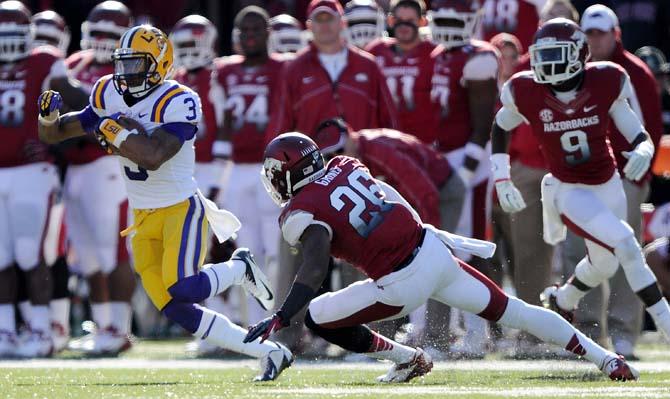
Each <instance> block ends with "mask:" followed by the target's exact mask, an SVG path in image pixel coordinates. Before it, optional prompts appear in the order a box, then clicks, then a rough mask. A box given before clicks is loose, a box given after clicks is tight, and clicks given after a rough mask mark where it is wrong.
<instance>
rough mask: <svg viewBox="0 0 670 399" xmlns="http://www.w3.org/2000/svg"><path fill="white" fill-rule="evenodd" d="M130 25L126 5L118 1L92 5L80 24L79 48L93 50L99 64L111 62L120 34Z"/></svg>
mask: <svg viewBox="0 0 670 399" xmlns="http://www.w3.org/2000/svg"><path fill="white" fill-rule="evenodd" d="M131 25H132V17H131V14H130V10H129V9H128V7H126V6H125V5H123V4H122V3H120V2H118V1H113V0H109V1H104V2H102V3H100V4H98V5H97V6H95V7H93V9H92V10H91V12H90V13H89V14H88V18H86V21H84V23H83V24H81V48H82V49H83V50H93V55H94V57H95V60H96V61H97V62H99V63H101V64H106V63H110V62H112V53H113V52H114V49H116V47H117V44H118V43H119V39H121V35H123V34H124V33H125V31H127V30H128V28H130V26H131Z"/></svg>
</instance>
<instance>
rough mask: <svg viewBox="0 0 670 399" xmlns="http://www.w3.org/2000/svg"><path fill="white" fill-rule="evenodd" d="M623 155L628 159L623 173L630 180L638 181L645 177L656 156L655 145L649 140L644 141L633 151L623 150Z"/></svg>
mask: <svg viewBox="0 0 670 399" xmlns="http://www.w3.org/2000/svg"><path fill="white" fill-rule="evenodd" d="M621 155H623V156H624V157H625V158H627V159H628V162H626V166H624V168H623V173H624V175H626V178H627V179H628V180H632V181H638V180H640V179H642V178H643V177H644V175H645V174H646V173H647V170H648V169H649V165H650V164H651V158H653V157H654V146H653V145H652V144H651V143H650V142H649V141H643V142H641V143H640V144H638V145H637V147H635V149H634V150H633V151H621Z"/></svg>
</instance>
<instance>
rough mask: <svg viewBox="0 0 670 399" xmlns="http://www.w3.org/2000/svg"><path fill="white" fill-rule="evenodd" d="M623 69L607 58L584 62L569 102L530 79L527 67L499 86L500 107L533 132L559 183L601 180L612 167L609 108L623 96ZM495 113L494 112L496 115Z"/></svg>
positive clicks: (625, 92)
mask: <svg viewBox="0 0 670 399" xmlns="http://www.w3.org/2000/svg"><path fill="white" fill-rule="evenodd" d="M629 92H630V82H629V78H628V75H627V74H626V72H625V71H624V70H623V69H622V68H621V67H620V66H618V65H617V64H614V63H611V62H591V63H587V64H586V67H585V69H584V72H583V81H582V84H581V86H580V87H579V89H578V90H577V91H576V93H575V94H574V98H572V99H571V101H569V102H567V103H566V102H563V101H561V100H559V99H558V98H557V96H556V94H555V93H554V92H553V91H552V90H551V88H550V86H549V85H546V84H539V83H535V81H534V80H533V73H532V72H531V71H524V72H519V73H517V74H516V75H514V76H513V77H512V78H510V80H509V81H508V82H507V83H506V84H505V85H504V86H503V90H502V93H501V102H502V104H503V106H504V108H505V109H507V110H509V111H513V112H516V113H518V114H520V116H521V117H523V119H524V120H525V121H526V122H528V123H529V124H530V125H531V127H532V130H533V134H534V135H535V137H537V139H538V141H539V143H540V147H541V150H542V154H543V155H544V158H545V160H546V161H547V164H548V166H549V171H550V172H551V173H552V174H553V175H554V176H555V177H556V178H558V179H559V180H561V181H562V182H565V183H582V184H591V185H596V184H602V183H605V182H606V181H608V180H609V179H610V178H611V177H612V174H613V173H614V171H615V169H616V161H615V159H614V155H613V154H612V148H611V146H610V142H609V138H608V134H609V125H610V114H609V113H610V108H611V107H612V105H613V104H614V102H615V101H616V100H617V99H619V98H622V97H623V98H627V97H628V95H629ZM496 118H497V117H496Z"/></svg>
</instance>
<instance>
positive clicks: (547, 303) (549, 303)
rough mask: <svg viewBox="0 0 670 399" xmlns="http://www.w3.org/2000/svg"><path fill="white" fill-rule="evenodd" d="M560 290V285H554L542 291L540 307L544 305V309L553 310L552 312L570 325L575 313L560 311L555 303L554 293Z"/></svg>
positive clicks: (572, 311)
mask: <svg viewBox="0 0 670 399" xmlns="http://www.w3.org/2000/svg"><path fill="white" fill-rule="evenodd" d="M559 288H560V285H558V284H554V285H552V286H550V287H547V288H545V289H544V291H542V293H541V294H540V301H542V305H544V307H545V308H547V309H549V310H553V311H554V312H556V313H558V314H559V315H561V317H563V318H564V319H565V320H567V321H568V323H570V324H572V322H573V321H574V320H575V311H574V309H573V310H565V309H562V308H561V307H560V306H558V303H557V302H556V292H557V291H558V289H559Z"/></svg>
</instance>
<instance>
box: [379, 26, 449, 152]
mask: <svg viewBox="0 0 670 399" xmlns="http://www.w3.org/2000/svg"><path fill="white" fill-rule="evenodd" d="M435 47H436V46H435V44H433V43H431V42H429V41H422V42H421V43H420V44H419V45H417V46H416V47H415V48H413V49H412V50H411V51H410V52H408V53H406V54H401V53H400V51H399V50H398V48H397V46H396V40H395V39H393V38H383V39H379V40H376V41H374V42H372V43H370V44H369V45H368V47H367V48H366V50H367V51H368V52H369V53H370V54H372V55H374V56H375V58H376V60H377V64H378V65H379V67H380V68H381V70H382V72H383V73H384V76H385V77H386V84H387V85H388V87H389V91H390V92H391V95H392V96H393V102H394V103H395V105H396V108H397V110H398V114H397V115H398V130H400V131H401V132H403V133H408V134H411V135H413V136H415V137H418V138H419V139H420V140H421V141H423V142H424V143H429V144H432V143H434V142H435V140H436V139H437V124H438V118H437V116H438V115H439V108H438V106H437V104H436V103H434V102H433V101H431V99H430V91H431V88H432V85H431V78H432V77H433V65H434V63H433V59H432V58H431V57H430V54H431V53H432V51H433V50H434V49H435Z"/></svg>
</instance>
